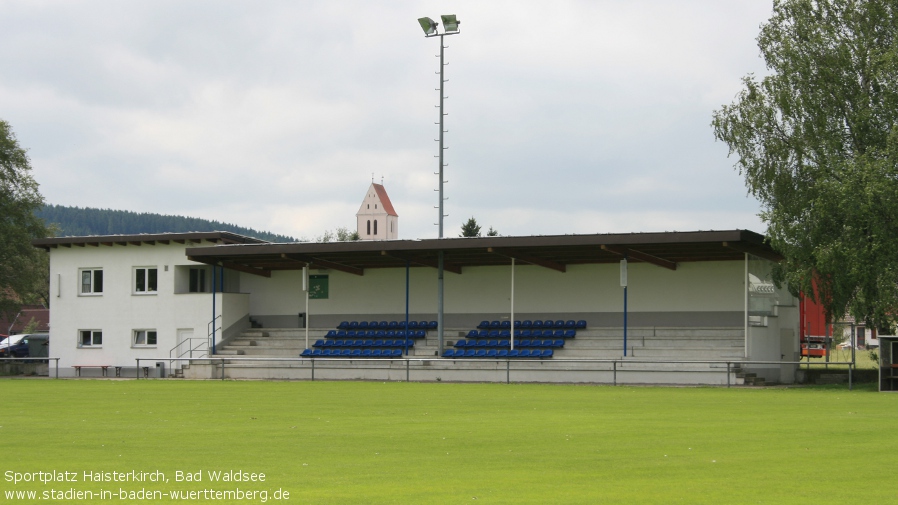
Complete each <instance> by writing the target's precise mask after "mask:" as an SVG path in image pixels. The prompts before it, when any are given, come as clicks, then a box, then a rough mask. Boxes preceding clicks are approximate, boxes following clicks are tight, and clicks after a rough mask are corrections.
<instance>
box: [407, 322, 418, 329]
mask: <svg viewBox="0 0 898 505" xmlns="http://www.w3.org/2000/svg"><path fill="white" fill-rule="evenodd" d="M408 329H409V330H416V329H418V321H409V322H408Z"/></svg>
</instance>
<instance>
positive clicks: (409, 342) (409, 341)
mask: <svg viewBox="0 0 898 505" xmlns="http://www.w3.org/2000/svg"><path fill="white" fill-rule="evenodd" d="M405 345H406V346H408V348H409V349H411V348H412V347H415V341H414V340H412V339H410V338H407V339H405Z"/></svg>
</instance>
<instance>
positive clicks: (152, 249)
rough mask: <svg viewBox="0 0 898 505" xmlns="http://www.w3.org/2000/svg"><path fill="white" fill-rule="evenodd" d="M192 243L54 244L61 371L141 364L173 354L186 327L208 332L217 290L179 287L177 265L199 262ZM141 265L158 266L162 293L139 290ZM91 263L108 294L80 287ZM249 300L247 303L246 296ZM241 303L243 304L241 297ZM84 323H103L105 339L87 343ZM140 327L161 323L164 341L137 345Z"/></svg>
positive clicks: (54, 312)
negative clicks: (190, 251) (190, 253)
mask: <svg viewBox="0 0 898 505" xmlns="http://www.w3.org/2000/svg"><path fill="white" fill-rule="evenodd" d="M184 249H185V245H183V244H174V243H172V244H169V245H165V244H157V245H149V244H143V245H140V246H135V245H127V246H122V245H115V246H105V245H101V246H98V247H96V246H86V247H77V246H76V247H71V248H66V247H58V248H55V249H51V250H50V337H51V339H50V353H51V356H54V357H59V358H61V359H60V363H59V365H60V374H61V375H71V374H72V370H71V369H70V367H71V366H72V365H109V366H129V367H133V366H134V365H135V358H137V357H146V358H158V357H165V356H168V355H169V351H170V349H172V348H173V347H174V346H175V345H176V344H177V342H176V339H177V332H178V330H179V329H193V330H194V337H205V336H206V333H207V324H208V322H209V321H211V320H212V296H213V295H212V294H211V293H184V294H175V271H176V268H175V266H177V265H198V264H197V263H194V262H191V261H188V260H187V257H186V256H185V254H184ZM135 266H144V267H155V268H157V270H158V289H157V292H156V294H134V293H133V287H132V284H133V268H134V267H135ZM85 267H97V268H102V269H103V277H104V279H103V293H102V294H100V295H96V296H82V295H80V294H79V292H80V277H79V269H80V268H85ZM166 267H167V270H166ZM219 296H220V295H219ZM219 303H220V302H219ZM242 303H243V307H244V308H243V310H247V308H246V307H248V303H247V301H246V300H245V297H244V301H243V302H242ZM219 307H220V305H219ZM219 310H220V309H219ZM234 310H238V311H239V310H241V309H240V302H238V303H237V305H236V306H235V308H234ZM235 318H239V316H237V315H236V314H232V315H230V317H229V319H228V320H229V321H231V320H234V319H235ZM83 329H91V330H101V331H102V332H103V343H102V346H99V347H90V348H79V347H78V342H79V330H83ZM136 329H151V330H156V332H157V344H156V346H155V347H135V346H133V345H132V338H133V337H132V334H133V331H134V330H136ZM166 366H168V365H167V364H166Z"/></svg>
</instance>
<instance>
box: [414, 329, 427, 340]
mask: <svg viewBox="0 0 898 505" xmlns="http://www.w3.org/2000/svg"><path fill="white" fill-rule="evenodd" d="M426 336H427V332H425V331H424V330H418V331H417V332H416V333H415V338H424V337H426Z"/></svg>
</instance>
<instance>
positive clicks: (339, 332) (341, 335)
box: [327, 330, 355, 338]
mask: <svg viewBox="0 0 898 505" xmlns="http://www.w3.org/2000/svg"><path fill="white" fill-rule="evenodd" d="M350 334H351V335H353V336H355V331H351V330H350V331H346V330H337V334H336V335H334V336H333V337H336V338H346V335H350ZM327 336H328V337H330V336H331V335H329V334H328V335H327Z"/></svg>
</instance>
